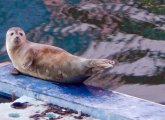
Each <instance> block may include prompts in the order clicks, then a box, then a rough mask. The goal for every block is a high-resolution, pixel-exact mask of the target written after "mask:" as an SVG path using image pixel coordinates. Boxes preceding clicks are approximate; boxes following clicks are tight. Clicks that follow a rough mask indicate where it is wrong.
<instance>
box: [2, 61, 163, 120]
mask: <svg viewBox="0 0 165 120" xmlns="http://www.w3.org/2000/svg"><path fill="white" fill-rule="evenodd" d="M12 67H13V66H12V65H11V64H10V65H5V66H3V67H0V92H3V93H7V94H12V93H15V94H16V95H17V96H18V97H19V96H22V95H26V96H29V97H33V98H36V99H39V100H43V101H46V102H49V103H53V104H55V105H59V106H61V107H65V108H70V109H73V110H76V111H82V112H83V113H87V114H89V115H91V116H94V117H96V118H99V119H101V120H164V119H165V106H163V105H160V104H157V103H153V102H150V101H146V100H143V99H139V98H135V97H132V96H128V95H124V94H121V93H118V92H115V91H106V90H102V89H100V88H95V87H91V86H86V85H83V84H81V85H64V84H59V83H53V82H49V81H43V80H40V79H37V78H33V77H29V76H25V75H11V74H10V73H9V71H10V69H11V68H12Z"/></svg>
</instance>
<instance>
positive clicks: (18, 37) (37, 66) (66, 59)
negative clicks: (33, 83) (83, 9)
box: [6, 27, 115, 83]
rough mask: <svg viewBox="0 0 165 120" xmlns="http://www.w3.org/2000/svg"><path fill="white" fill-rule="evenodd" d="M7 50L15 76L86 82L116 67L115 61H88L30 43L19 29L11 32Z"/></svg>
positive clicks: (45, 46)
mask: <svg viewBox="0 0 165 120" xmlns="http://www.w3.org/2000/svg"><path fill="white" fill-rule="evenodd" d="M6 49H7V53H8V55H9V58H10V59H11V61H12V63H13V66H14V70H12V73H13V74H17V73H23V74H26V75H30V76H33V77H37V78H41V79H44V80H51V81H56V82H61V83H79V82H82V81H84V80H86V79H87V78H88V77H90V76H92V75H93V74H95V73H97V72H99V71H102V70H104V69H106V68H110V67H113V65H114V64H115V62H114V61H113V60H108V59H87V58H83V57H79V56H75V55H72V54H70V53H69V52H67V51H65V50H63V49H61V48H59V47H55V46H50V45H45V44H39V43H34V42H30V41H28V40H27V38H26V34H25V32H24V31H23V29H21V28H19V27H12V28H10V29H9V30H8V31H7V33H6Z"/></svg>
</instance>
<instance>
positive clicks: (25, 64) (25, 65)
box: [22, 60, 33, 70]
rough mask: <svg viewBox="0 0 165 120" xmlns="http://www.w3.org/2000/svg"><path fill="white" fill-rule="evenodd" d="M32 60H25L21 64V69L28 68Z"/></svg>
mask: <svg viewBox="0 0 165 120" xmlns="http://www.w3.org/2000/svg"><path fill="white" fill-rule="evenodd" d="M32 62H33V61H32V60H29V61H27V62H26V63H24V64H23V66H22V67H23V69H25V70H28V69H29V68H30V66H31V64H32Z"/></svg>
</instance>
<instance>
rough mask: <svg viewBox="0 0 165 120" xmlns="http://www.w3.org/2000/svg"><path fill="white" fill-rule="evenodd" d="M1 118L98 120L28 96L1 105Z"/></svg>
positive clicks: (5, 119) (9, 119)
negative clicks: (79, 119)
mask: <svg viewBox="0 0 165 120" xmlns="http://www.w3.org/2000/svg"><path fill="white" fill-rule="evenodd" d="M13 104H15V105H16V104H17V107H18V104H19V106H20V104H22V105H24V106H25V107H23V108H15V107H13ZM0 116H1V120H56V119H58V120H77V118H81V119H83V120H98V119H95V118H92V117H90V116H87V115H84V114H82V113H79V112H75V111H71V110H69V109H65V108H60V107H58V106H54V105H50V104H48V103H46V102H43V101H39V100H36V99H34V98H31V97H27V96H22V97H20V98H18V99H17V100H15V101H14V102H9V103H1V104H0Z"/></svg>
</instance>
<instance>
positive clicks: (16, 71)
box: [10, 68, 20, 75]
mask: <svg viewBox="0 0 165 120" xmlns="http://www.w3.org/2000/svg"><path fill="white" fill-rule="evenodd" d="M10 73H11V74H13V75H17V74H19V73H20V72H19V71H18V70H17V69H16V68H13V69H11V70H10Z"/></svg>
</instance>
